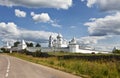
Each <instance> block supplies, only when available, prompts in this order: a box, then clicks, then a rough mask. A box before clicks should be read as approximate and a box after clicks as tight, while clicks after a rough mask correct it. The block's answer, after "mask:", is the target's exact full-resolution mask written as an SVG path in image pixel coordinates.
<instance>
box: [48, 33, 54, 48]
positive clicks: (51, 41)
mask: <svg viewBox="0 0 120 78" xmlns="http://www.w3.org/2000/svg"><path fill="white" fill-rule="evenodd" d="M48 47H53V38H52V35H51V36H50V37H49V45H48Z"/></svg>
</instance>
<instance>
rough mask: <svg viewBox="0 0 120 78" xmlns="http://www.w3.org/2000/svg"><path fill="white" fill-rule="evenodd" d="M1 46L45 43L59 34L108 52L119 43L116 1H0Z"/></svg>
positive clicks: (119, 32) (118, 12) (117, 1)
mask: <svg viewBox="0 0 120 78" xmlns="http://www.w3.org/2000/svg"><path fill="white" fill-rule="evenodd" d="M0 10H1V12H0V44H1V45H3V43H4V42H6V41H10V42H14V41H16V40H18V39H25V40H26V41H34V42H42V41H46V40H47V39H48V37H49V36H50V35H51V34H52V35H53V36H56V35H57V33H61V34H62V35H63V37H64V38H65V39H67V40H70V39H71V38H73V37H74V36H75V37H76V39H77V41H78V43H79V44H80V45H85V46H89V47H94V48H96V49H98V48H99V50H105V51H107V50H110V49H112V48H113V47H114V46H115V47H119V46H120V45H119V43H120V40H119V38H120V36H119V35H120V17H119V16H120V1H119V0H114V1H113V0H109V2H108V0H52V1H51V2H48V1H47V0H34V1H33V0H29V1H24V0H17V1H15V0H4V1H0Z"/></svg>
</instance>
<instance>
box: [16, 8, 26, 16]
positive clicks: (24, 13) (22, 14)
mask: <svg viewBox="0 0 120 78" xmlns="http://www.w3.org/2000/svg"><path fill="white" fill-rule="evenodd" d="M15 15H16V16H17V17H26V12H25V11H20V10H19V9H15Z"/></svg>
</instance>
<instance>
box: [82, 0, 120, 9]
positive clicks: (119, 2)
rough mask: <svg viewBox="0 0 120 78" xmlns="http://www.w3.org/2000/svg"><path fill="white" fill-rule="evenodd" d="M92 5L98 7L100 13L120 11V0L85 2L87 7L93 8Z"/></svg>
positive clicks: (90, 0) (92, 0)
mask: <svg viewBox="0 0 120 78" xmlns="http://www.w3.org/2000/svg"><path fill="white" fill-rule="evenodd" d="M84 1H85V0H84ZM82 2H83V0H82ZM94 5H96V6H98V7H99V8H100V9H101V10H102V11H117V10H120V0H87V6H88V7H93V6H94Z"/></svg>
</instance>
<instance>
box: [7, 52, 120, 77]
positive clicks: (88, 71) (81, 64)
mask: <svg viewBox="0 0 120 78" xmlns="http://www.w3.org/2000/svg"><path fill="white" fill-rule="evenodd" d="M50 54H51V55H52V53H50ZM9 55H11V56H15V57H18V58H21V59H24V60H27V61H30V62H34V63H37V64H42V65H46V66H50V67H53V68H56V69H59V70H63V71H66V72H69V73H72V74H75V75H78V76H82V77H84V78H120V61H116V60H114V61H103V60H97V61H87V60H84V59H59V58H57V57H48V58H40V57H39V58H37V57H32V56H28V55H25V54H18V53H12V54H9ZM55 55H63V54H62V53H57V54H55ZM65 55H66V53H65ZM67 55H69V54H67ZM70 55H71V54H70ZM75 55H76V54H75ZM87 56H89V55H87ZM90 56H91V55H90ZM94 56H95V55H94ZM96 56H97V55H96Z"/></svg>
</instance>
